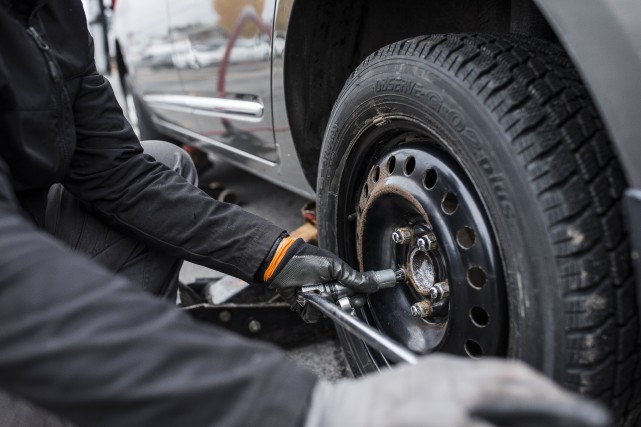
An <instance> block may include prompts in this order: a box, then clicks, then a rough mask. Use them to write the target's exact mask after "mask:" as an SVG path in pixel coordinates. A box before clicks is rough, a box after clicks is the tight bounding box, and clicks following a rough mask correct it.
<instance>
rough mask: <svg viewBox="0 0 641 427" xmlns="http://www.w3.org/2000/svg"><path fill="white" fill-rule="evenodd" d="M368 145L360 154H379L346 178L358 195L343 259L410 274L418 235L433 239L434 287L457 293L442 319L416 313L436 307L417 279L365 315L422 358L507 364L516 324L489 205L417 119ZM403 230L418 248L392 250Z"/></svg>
mask: <svg viewBox="0 0 641 427" xmlns="http://www.w3.org/2000/svg"><path fill="white" fill-rule="evenodd" d="M359 139H360V141H359V142H358V143H357V144H355V145H354V146H355V147H370V148H369V149H368V150H364V149H360V150H355V152H354V153H352V155H351V157H352V159H353V160H354V162H353V163H352V164H353V165H355V166H356V167H355V168H354V169H353V170H352V171H351V173H348V174H347V175H348V177H347V179H346V180H345V183H346V186H347V187H348V188H349V189H350V190H349V191H346V192H343V194H344V195H346V197H345V199H343V200H342V203H339V206H342V207H343V209H344V210H343V212H344V215H343V216H342V218H345V220H344V221H339V224H338V226H339V227H338V230H343V231H344V235H345V236H347V238H346V239H344V241H343V245H342V251H343V253H342V255H343V256H345V257H346V258H347V259H349V260H350V261H352V262H354V263H357V264H358V265H359V266H360V268H361V269H363V270H365V271H367V270H374V269H383V268H397V267H403V268H406V269H407V266H408V264H409V263H408V260H410V259H412V258H411V256H410V255H411V254H414V255H415V256H414V259H416V258H417V257H416V252H417V250H416V239H417V238H418V236H419V234H421V235H422V234H425V233H432V234H433V235H434V236H436V240H437V245H438V248H436V249H433V250H429V251H428V250H426V251H419V252H422V253H423V254H424V258H425V259H427V260H428V261H425V262H424V263H423V264H425V265H431V266H432V270H433V271H432V273H433V276H434V277H433V282H432V284H434V283H437V282H447V284H449V289H450V294H449V298H447V299H445V300H443V301H440V303H441V304H442V305H443V307H441V309H440V311H439V312H438V313H437V314H435V315H433V316H428V317H425V318H421V317H412V316H411V315H410V314H409V311H410V307H411V306H412V305H413V304H415V303H416V302H419V301H422V300H428V301H430V298H429V297H426V296H425V295H424V294H421V293H420V292H419V290H420V291H424V289H423V288H418V287H417V286H416V285H414V286H413V285H412V284H411V282H412V281H409V280H408V283H406V284H404V285H400V286H397V287H396V288H394V289H389V290H384V291H381V292H379V293H377V294H375V295H372V296H370V297H369V298H368V304H367V305H366V306H365V307H363V308H362V309H360V312H359V316H360V317H361V318H363V319H364V320H365V321H367V322H368V323H370V324H372V325H374V326H376V327H377V328H378V329H380V330H382V331H384V332H385V333H386V334H388V335H389V336H391V337H392V338H394V339H396V340H397V341H399V342H400V343H401V344H403V345H405V346H407V347H408V348H410V349H411V350H413V351H416V352H418V353H421V354H425V353H430V352H434V351H441V352H448V353H454V354H462V355H468V356H470V357H472V358H479V357H483V356H488V355H496V356H500V355H504V354H505V352H506V336H507V322H508V316H507V304H506V297H505V282H504V277H503V272H502V265H501V260H500V255H499V251H498V246H497V244H496V240H495V237H494V233H493V231H492V227H491V223H490V221H489V219H488V216H487V214H486V212H485V209H484V207H483V203H482V199H481V197H480V196H479V194H478V192H477V190H476V188H475V186H474V185H473V183H472V181H471V180H470V179H469V177H468V175H467V174H466V173H465V171H464V169H463V168H462V167H461V165H460V163H459V162H458V161H457V160H456V158H455V156H454V155H452V154H451V153H450V152H449V151H448V149H447V148H446V146H445V144H443V143H441V142H439V139H438V137H437V136H436V135H435V134H434V133H432V132H430V131H428V130H426V129H425V128H424V127H422V126H421V125H419V124H417V123H414V122H412V121H409V120H404V119H400V120H395V121H391V120H390V121H389V122H388V125H387V126H384V127H382V128H381V127H379V128H370V129H368V130H367V131H366V132H363V133H362V134H361V136H360V138H359ZM354 157H356V159H354ZM372 159H374V160H372ZM339 209H340V208H339ZM354 213H356V215H354ZM350 214H351V215H350ZM340 217H341V216H340V215H339V218H340ZM347 218H350V219H351V220H350V219H347ZM399 227H410V228H411V229H412V230H413V231H414V232H415V233H414V236H413V237H412V240H411V242H410V243H408V244H398V243H394V242H393V241H392V238H391V235H392V232H393V231H394V230H396V229H398V228H399ZM339 233H340V231H339ZM409 270H410V271H408V273H409V274H408V275H409V276H410V277H411V276H412V269H409ZM428 270H429V269H428ZM428 270H425V271H427V272H428V273H429V271H428ZM428 276H429V274H428ZM428 276H425V277H428ZM414 282H416V283H420V282H421V280H414ZM423 282H425V280H423ZM427 282H429V280H428V281H427ZM423 293H425V292H423ZM352 350H354V351H356V352H360V353H361V354H360V355H355V357H357V358H358V359H361V365H371V364H372V363H374V365H386V364H388V362H387V361H386V360H385V358H384V357H383V356H382V355H380V354H378V353H376V352H372V351H370V350H369V349H367V348H366V347H365V346H363V348H362V349H360V350H359V349H352ZM353 356H354V355H353ZM363 358H365V359H367V360H363Z"/></svg>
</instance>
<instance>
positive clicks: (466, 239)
mask: <svg viewBox="0 0 641 427" xmlns="http://www.w3.org/2000/svg"><path fill="white" fill-rule="evenodd" d="M456 242H457V243H458V245H459V246H460V247H461V248H463V249H470V248H471V247H472V246H474V243H476V233H475V232H474V230H473V229H472V228H471V227H468V226H467V225H465V226H463V227H461V228H459V230H458V231H457V232H456Z"/></svg>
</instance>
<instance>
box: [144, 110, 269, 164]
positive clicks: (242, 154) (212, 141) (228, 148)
mask: <svg viewBox="0 0 641 427" xmlns="http://www.w3.org/2000/svg"><path fill="white" fill-rule="evenodd" d="M154 122H156V124H157V125H159V126H162V127H165V128H167V129H169V130H172V131H174V132H177V133H179V134H182V135H185V136H187V137H190V138H192V139H196V140H198V141H201V142H204V143H207V144H210V145H212V146H214V147H216V148H218V149H221V150H224V151H227V152H228V153H230V154H235V155H236V156H239V157H241V158H247V159H251V160H253V161H255V162H258V163H262V164H263V165H266V166H270V167H274V166H276V165H277V163H274V162H270V161H269V160H265V159H263V158H262V157H258V156H255V155H253V154H250V153H248V152H246V151H243V150H240V149H238V148H236V147H233V146H231V145H229V144H225V143H223V142H220V141H216V140H215V139H212V138H209V137H206V136H204V135H201V134H199V133H197V132H193V131H191V130H189V129H185V128H183V127H180V126H177V125H175V124H173V123H170V122H168V121H165V120H162V119H159V118H157V117H155V118H154Z"/></svg>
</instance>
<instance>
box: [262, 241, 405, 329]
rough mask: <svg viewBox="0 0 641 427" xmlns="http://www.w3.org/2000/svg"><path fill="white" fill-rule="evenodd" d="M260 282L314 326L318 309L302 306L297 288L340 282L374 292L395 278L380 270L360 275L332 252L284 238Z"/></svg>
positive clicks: (263, 272)
mask: <svg viewBox="0 0 641 427" xmlns="http://www.w3.org/2000/svg"><path fill="white" fill-rule="evenodd" d="M259 274H261V277H259V279H261V280H262V281H263V282H266V283H267V284H268V285H269V286H271V287H273V288H275V289H276V291H278V293H279V294H280V295H281V296H282V297H283V299H285V301H287V302H288V303H289V304H290V307H291V308H292V310H294V311H296V312H298V313H299V314H300V315H301V317H302V318H303V320H305V321H306V322H308V323H314V322H317V321H319V320H320V319H321V317H322V315H321V313H320V312H318V310H316V309H314V308H313V307H310V306H309V304H307V305H306V306H305V307H301V306H300V305H299V304H298V302H297V301H296V289H297V288H299V287H301V286H304V285H315V284H319V283H327V282H331V281H333V280H338V281H339V282H340V283H341V284H343V285H344V286H347V287H348V288H351V289H354V290H355V291H357V292H362V293H372V292H376V291H378V290H379V289H380V288H381V287H389V286H390V280H392V283H391V285H393V283H394V278H393V277H392V278H390V277H389V276H388V275H384V274H381V273H380V272H377V271H368V272H365V273H361V272H359V271H357V270H354V269H353V268H352V267H350V266H349V265H348V264H347V263H346V262H344V261H342V260H340V259H339V258H338V257H337V256H336V255H334V254H333V253H331V252H329V251H326V250H324V249H321V248H319V247H316V246H313V245H310V244H308V243H305V242H304V241H303V240H302V239H294V238H292V237H289V236H287V237H284V238H283V239H282V240H281V241H280V244H279V245H278V248H277V249H276V250H275V252H274V254H273V255H272V256H271V259H270V262H269V263H268V265H266V268H264V269H263V271H261V272H259Z"/></svg>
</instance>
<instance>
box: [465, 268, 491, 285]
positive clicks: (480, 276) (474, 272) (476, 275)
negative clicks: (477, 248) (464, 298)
mask: <svg viewBox="0 0 641 427" xmlns="http://www.w3.org/2000/svg"><path fill="white" fill-rule="evenodd" d="M486 281H487V275H486V274H485V271H483V269H482V268H481V267H477V266H474V267H470V268H469V269H468V270H467V282H468V283H469V284H470V286H472V287H473V288H475V289H481V288H483V286H485V282H486Z"/></svg>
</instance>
